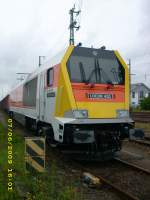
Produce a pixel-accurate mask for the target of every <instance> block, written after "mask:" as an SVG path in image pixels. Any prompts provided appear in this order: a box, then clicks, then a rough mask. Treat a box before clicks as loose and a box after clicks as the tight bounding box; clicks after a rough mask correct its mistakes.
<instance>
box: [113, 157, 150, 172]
mask: <svg viewBox="0 0 150 200" xmlns="http://www.w3.org/2000/svg"><path fill="white" fill-rule="evenodd" d="M114 160H116V161H118V162H120V163H122V164H125V165H127V166H129V167H132V168H133V169H135V170H138V171H142V172H143V173H146V174H148V175H150V170H148V169H145V168H143V167H140V166H137V165H135V164H133V163H129V162H128V161H125V160H122V159H120V158H114Z"/></svg>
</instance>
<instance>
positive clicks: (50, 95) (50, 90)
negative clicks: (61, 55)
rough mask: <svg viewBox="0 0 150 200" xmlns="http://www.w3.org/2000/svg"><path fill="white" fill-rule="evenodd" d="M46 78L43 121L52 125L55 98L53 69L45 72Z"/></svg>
mask: <svg viewBox="0 0 150 200" xmlns="http://www.w3.org/2000/svg"><path fill="white" fill-rule="evenodd" d="M46 77H47V78H46V85H47V86H46V95H45V100H46V101H45V121H46V122H47V123H52V120H53V117H54V109H55V98H56V91H55V88H54V68H50V69H48V70H47V73H46Z"/></svg>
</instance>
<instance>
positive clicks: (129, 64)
mask: <svg viewBox="0 0 150 200" xmlns="http://www.w3.org/2000/svg"><path fill="white" fill-rule="evenodd" d="M128 66H129V106H131V59H129V63H128Z"/></svg>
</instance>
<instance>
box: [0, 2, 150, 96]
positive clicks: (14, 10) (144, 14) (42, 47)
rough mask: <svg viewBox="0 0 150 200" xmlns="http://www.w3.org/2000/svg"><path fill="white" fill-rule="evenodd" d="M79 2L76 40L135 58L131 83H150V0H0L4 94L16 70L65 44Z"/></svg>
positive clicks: (29, 69) (0, 69) (0, 77)
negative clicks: (70, 22)
mask: <svg viewBox="0 0 150 200" xmlns="http://www.w3.org/2000/svg"><path fill="white" fill-rule="evenodd" d="M74 3H76V5H77V8H78V7H81V9H82V13H81V16H80V19H79V21H80V25H81V28H80V30H79V31H78V32H76V43H78V42H82V44H83V46H91V45H93V47H95V48H99V47H100V46H102V45H105V46H106V48H107V49H115V50H118V51H119V52H120V54H121V55H122V57H123V58H124V60H125V61H126V62H128V59H129V58H130V59H131V64H132V73H133V74H136V75H133V76H132V81H133V82H144V83H146V84H147V86H149V87H150V1H149V0H82V1H81V0H5V1H4V0H0V86H1V87H0V97H1V96H2V95H4V94H5V93H6V92H7V91H8V90H9V89H10V88H11V87H12V85H14V84H15V83H16V79H17V78H18V76H17V75H16V73H17V72H32V71H33V70H34V69H35V68H36V67H37V65H38V56H39V55H42V56H43V55H44V56H47V58H50V57H51V56H54V55H55V54H56V53H57V52H59V51H60V50H62V49H63V48H65V47H67V45H68V40H69V30H68V26H69V9H70V8H71V7H72V6H73V4H74Z"/></svg>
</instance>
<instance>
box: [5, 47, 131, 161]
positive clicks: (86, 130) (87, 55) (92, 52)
mask: <svg viewBox="0 0 150 200" xmlns="http://www.w3.org/2000/svg"><path fill="white" fill-rule="evenodd" d="M5 99H6V100H7V101H6V102H5ZM5 99H3V101H2V102H3V106H4V107H5V109H7V110H8V111H9V113H10V114H11V116H13V117H14V118H15V119H16V120H18V121H19V122H21V123H22V124H24V125H26V126H27V127H29V128H34V129H36V134H37V135H41V134H43V133H44V134H45V135H46V137H47V138H48V140H49V142H50V143H51V144H55V145H57V146H59V145H60V146H61V145H62V146H63V147H64V148H67V150H68V149H70V150H71V151H72V152H74V155H77V156H83V157H84V156H85V157H86V156H88V157H89V158H91V157H92V158H93V157H94V158H97V157H98V158H99V159H108V158H112V157H113V156H114V155H115V153H116V152H117V151H119V150H120V149H121V143H122V140H123V139H124V138H125V137H127V136H128V134H129V131H130V129H131V128H132V127H133V120H132V119H131V118H130V115H129V70H128V66H127V65H126V63H125V62H124V60H123V59H122V57H121V56H120V54H119V52H118V51H113V50H106V49H104V48H100V49H95V48H87V47H81V46H73V45H70V46H69V47H68V48H67V49H66V50H64V51H62V52H61V53H59V54H58V55H57V56H55V57H54V58H52V59H50V60H49V61H47V62H45V63H44V64H43V65H42V66H41V67H40V68H38V69H37V70H36V71H34V72H33V73H31V74H29V75H28V77H27V78H26V79H25V80H24V81H23V82H21V83H20V84H19V85H17V86H16V87H15V88H14V89H13V90H12V91H11V92H10V93H9V94H8V95H7V96H6V98H5Z"/></svg>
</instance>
